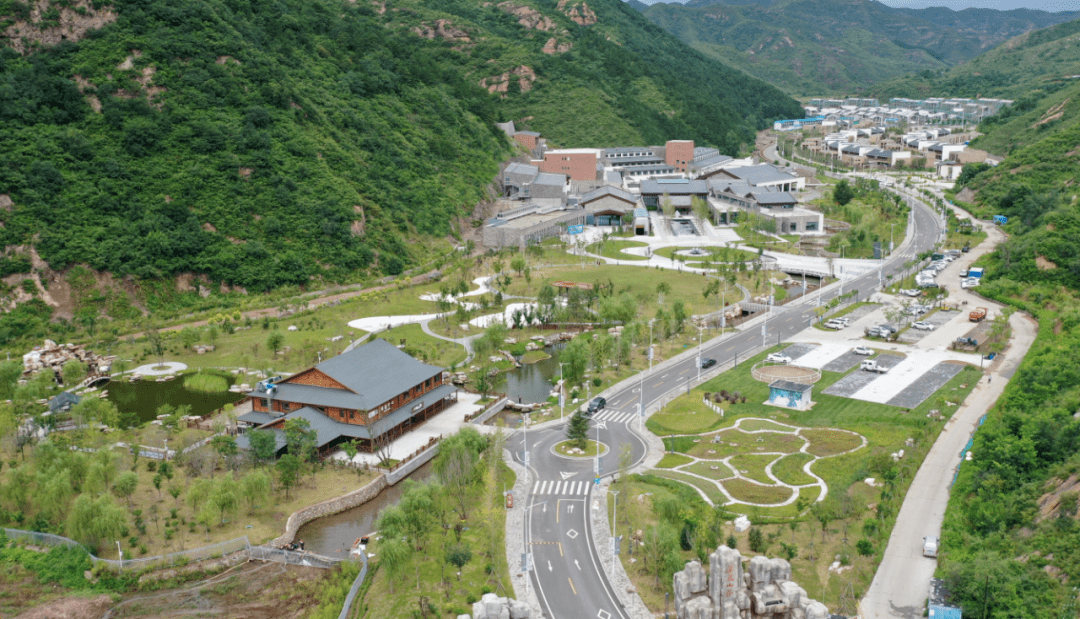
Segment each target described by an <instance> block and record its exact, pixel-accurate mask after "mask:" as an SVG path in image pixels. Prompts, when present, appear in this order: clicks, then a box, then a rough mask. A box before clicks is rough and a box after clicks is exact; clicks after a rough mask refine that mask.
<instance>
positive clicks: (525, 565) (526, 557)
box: [521, 552, 533, 572]
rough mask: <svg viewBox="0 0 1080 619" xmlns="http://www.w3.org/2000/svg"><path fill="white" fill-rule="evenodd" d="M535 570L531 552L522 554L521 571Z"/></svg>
mask: <svg viewBox="0 0 1080 619" xmlns="http://www.w3.org/2000/svg"><path fill="white" fill-rule="evenodd" d="M532 569H533V556H532V553H531V552H523V553H521V571H522V572H531V571H532Z"/></svg>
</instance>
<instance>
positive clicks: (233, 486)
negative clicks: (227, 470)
mask: <svg viewBox="0 0 1080 619" xmlns="http://www.w3.org/2000/svg"><path fill="white" fill-rule="evenodd" d="M239 486H240V485H239V484H238V483H237V481H236V480H235V479H233V478H232V477H230V476H228V475H223V476H221V477H219V478H218V480H217V481H216V482H214V489H213V490H212V491H211V492H210V497H209V501H208V504H209V505H212V506H213V508H214V510H215V511H216V512H217V520H216V521H217V523H218V526H221V525H222V524H224V522H225V517H226V516H227V515H229V514H232V513H233V512H235V511H236V509H237V507H238V506H239V504H240V499H239V494H240V487H239Z"/></svg>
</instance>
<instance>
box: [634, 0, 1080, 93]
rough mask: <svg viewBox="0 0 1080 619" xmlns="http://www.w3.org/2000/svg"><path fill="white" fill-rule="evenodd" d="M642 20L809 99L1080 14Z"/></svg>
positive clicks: (709, 1)
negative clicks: (651, 22) (659, 26)
mask: <svg viewBox="0 0 1080 619" xmlns="http://www.w3.org/2000/svg"><path fill="white" fill-rule="evenodd" d="M643 12H644V14H645V16H646V17H648V18H649V19H650V20H651V21H653V22H654V23H656V24H659V25H661V26H663V28H664V29H665V30H667V31H669V32H671V33H672V34H675V35H676V36H677V37H679V38H680V39H681V40H682V41H684V42H685V43H687V44H688V45H690V46H691V47H693V48H694V49H697V50H699V51H701V52H702V53H704V54H706V55H708V56H711V57H713V58H715V59H717V60H720V61H721V62H724V63H726V64H729V65H731V66H734V67H737V68H739V69H741V70H743V71H745V72H747V73H749V74H750V75H754V76H756V77H760V78H761V79H764V80H766V81H767V82H769V83H771V84H774V85H776V86H778V87H780V88H782V89H783V90H784V91H786V92H789V93H792V94H796V95H804V96H812V95H824V94H838V93H855V92H861V91H865V90H866V89H867V88H868V87H869V86H871V85H872V84H875V83H877V82H881V81H883V80H887V79H890V78H893V77H898V76H901V75H906V74H910V73H914V72H919V71H927V70H929V71H937V70H940V69H944V68H948V67H950V66H952V65H955V64H957V63H960V62H963V61H966V60H970V59H971V58H973V57H975V56H976V55H978V54H980V53H982V52H985V51H987V50H989V49H991V48H993V47H995V46H996V45H998V44H1000V43H1003V42H1005V41H1006V40H1008V39H1010V38H1011V37H1014V36H1017V35H1019V34H1022V33H1025V32H1029V31H1032V30H1036V29H1039V28H1043V27H1045V26H1049V25H1052V24H1057V23H1060V22H1063V21H1067V20H1069V19H1075V18H1076V17H1078V16H1080V13H1078V12H1071V13H1047V12H1044V11H1032V10H1027V9H1017V10H1013V11H995V10H990V9H965V10H963V11H953V10H951V9H946V8H940V7H939V8H931V9H895V8H891V7H888V6H885V5H884V4H881V3H879V2H875V1H873V0H756V1H755V0H742V1H735V0H731V1H729V2H718V1H716V0H692V1H691V2H688V3H687V4H686V5H679V4H653V5H652V6H650V7H648V8H646V9H644V10H643Z"/></svg>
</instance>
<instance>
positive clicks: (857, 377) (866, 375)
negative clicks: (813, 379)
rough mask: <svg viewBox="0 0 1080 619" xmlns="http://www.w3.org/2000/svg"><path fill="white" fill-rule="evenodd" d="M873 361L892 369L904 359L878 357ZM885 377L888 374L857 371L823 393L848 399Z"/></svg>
mask: <svg viewBox="0 0 1080 619" xmlns="http://www.w3.org/2000/svg"><path fill="white" fill-rule="evenodd" d="M874 360H875V361H877V362H878V363H879V364H881V365H883V366H885V367H889V368H893V367H896V366H897V365H899V364H900V362H901V361H903V360H904V358H903V357H899V356H897V355H878V356H877V357H875V358H874ZM885 376H888V374H878V373H876V372H864V371H862V370H857V371H855V372H852V373H851V374H848V375H847V376H845V377H843V378H841V379H840V380H838V381H836V382H835V383H833V384H832V385H830V386H829V388H828V389H826V390H825V391H824V392H823V393H827V394H829V395H838V396H841V397H845V398H850V397H851V396H853V395H855V393H856V392H858V391H859V390H860V389H862V388H863V387H865V386H867V385H869V384H870V383H872V382H874V381H875V380H877V379H879V378H882V377H885Z"/></svg>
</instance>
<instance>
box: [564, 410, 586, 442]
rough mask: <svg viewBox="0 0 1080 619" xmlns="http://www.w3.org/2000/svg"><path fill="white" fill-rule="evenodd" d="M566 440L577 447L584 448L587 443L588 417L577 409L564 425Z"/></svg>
mask: <svg viewBox="0 0 1080 619" xmlns="http://www.w3.org/2000/svg"><path fill="white" fill-rule="evenodd" d="M566 440H568V441H571V442H573V443H574V446H575V447H577V448H578V449H585V447H586V446H587V445H588V444H589V418H588V417H586V416H585V413H582V412H581V411H578V412H576V413H574V415H573V417H571V418H570V423H569V424H567V426H566Z"/></svg>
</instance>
